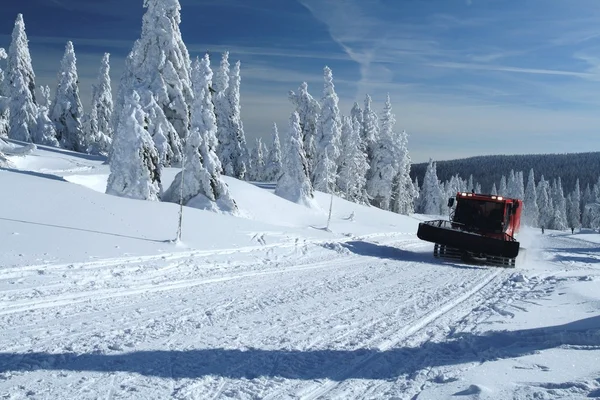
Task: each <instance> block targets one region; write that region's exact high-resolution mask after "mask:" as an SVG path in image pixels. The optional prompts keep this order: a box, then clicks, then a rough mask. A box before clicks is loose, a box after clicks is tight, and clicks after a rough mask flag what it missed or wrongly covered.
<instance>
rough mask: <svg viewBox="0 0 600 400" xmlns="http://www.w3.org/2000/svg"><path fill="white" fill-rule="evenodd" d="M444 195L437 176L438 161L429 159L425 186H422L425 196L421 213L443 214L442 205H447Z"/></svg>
mask: <svg viewBox="0 0 600 400" xmlns="http://www.w3.org/2000/svg"><path fill="white" fill-rule="evenodd" d="M442 196H443V192H442V189H441V187H440V181H439V179H438V177H437V166H436V163H435V162H434V161H433V160H429V164H428V165H427V169H426V170H425V178H423V187H422V188H421V197H422V198H423V200H422V201H423V202H422V203H421V206H422V207H423V209H422V210H421V213H422V214H430V215H440V214H442V213H443V211H442V207H443V206H445V202H444V199H443V198H442Z"/></svg>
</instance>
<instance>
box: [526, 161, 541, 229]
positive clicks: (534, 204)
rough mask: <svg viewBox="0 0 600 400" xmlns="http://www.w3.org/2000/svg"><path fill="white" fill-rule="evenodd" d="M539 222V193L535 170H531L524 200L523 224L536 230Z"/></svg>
mask: <svg viewBox="0 0 600 400" xmlns="http://www.w3.org/2000/svg"><path fill="white" fill-rule="evenodd" d="M539 220H540V212H539V209H538V198H537V191H536V190H535V174H534V172H533V168H531V169H530V170H529V177H528V178H527V188H526V189H525V196H524V198H523V224H524V225H527V226H532V227H534V228H535V227H537V226H538V222H539Z"/></svg>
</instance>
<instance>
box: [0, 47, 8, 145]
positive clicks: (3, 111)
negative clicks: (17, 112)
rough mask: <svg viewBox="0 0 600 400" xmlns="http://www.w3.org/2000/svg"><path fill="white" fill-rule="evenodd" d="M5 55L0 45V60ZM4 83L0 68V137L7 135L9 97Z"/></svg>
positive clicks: (2, 72) (4, 57)
mask: <svg viewBox="0 0 600 400" xmlns="http://www.w3.org/2000/svg"><path fill="white" fill-rule="evenodd" d="M6 57H7V55H6V51H5V50H4V48H2V47H0V61H2V60H4V59H6ZM5 85H6V82H5V80H4V71H3V70H2V68H0V138H1V137H3V136H8V114H9V110H10V108H9V106H8V101H9V97H8V93H7V90H6V86H5Z"/></svg>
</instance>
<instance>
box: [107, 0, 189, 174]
mask: <svg viewBox="0 0 600 400" xmlns="http://www.w3.org/2000/svg"><path fill="white" fill-rule="evenodd" d="M144 7H145V8H146V9H147V10H146V13H145V14H144V17H143V22H142V34H141V36H140V38H139V39H138V40H136V42H135V44H134V45H133V49H132V51H131V53H130V55H129V57H128V58H127V61H126V68H125V72H124V74H123V76H122V78H121V83H120V88H119V92H118V95H117V101H116V103H115V108H116V109H120V108H122V101H123V99H125V98H126V97H127V96H129V95H130V93H131V91H132V90H135V91H137V92H138V94H139V96H140V98H141V99H142V101H143V103H142V105H143V107H144V111H146V113H147V114H148V116H147V118H149V121H148V122H149V123H148V126H149V127H152V126H154V125H155V124H156V120H159V121H160V122H159V123H160V125H161V128H160V129H154V130H153V132H152V135H153V136H152V138H153V139H154V140H155V142H156V146H157V148H158V150H159V152H160V158H161V163H162V164H163V165H164V166H171V165H177V164H179V163H180V162H181V157H182V153H181V149H182V140H184V138H186V137H187V135H188V132H189V126H190V105H191V104H192V100H193V95H192V83H191V60H190V56H189V53H188V50H187V48H186V46H185V43H184V42H183V39H182V37H181V31H180V29H179V25H180V23H181V6H180V4H179V0H144ZM127 88H129V89H128V90H124V89H127ZM143 92H149V93H150V94H151V95H152V97H153V101H150V100H149V99H148V95H146V94H144V93H143ZM146 107H150V108H152V110H149V109H146ZM115 120H118V118H116V119H115ZM165 121H166V123H165ZM167 125H170V126H167ZM114 129H115V130H116V129H117V128H116V127H115V128H114ZM172 132H175V133H176V135H173V134H172ZM166 147H168V150H167V149H166Z"/></svg>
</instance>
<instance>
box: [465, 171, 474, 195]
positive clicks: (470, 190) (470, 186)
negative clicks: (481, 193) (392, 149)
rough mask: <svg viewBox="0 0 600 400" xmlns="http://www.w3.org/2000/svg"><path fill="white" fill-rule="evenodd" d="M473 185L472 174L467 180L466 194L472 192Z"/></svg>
mask: <svg viewBox="0 0 600 400" xmlns="http://www.w3.org/2000/svg"><path fill="white" fill-rule="evenodd" d="M474 191H475V184H474V183H473V174H471V175H469V180H468V183H467V192H474Z"/></svg>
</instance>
